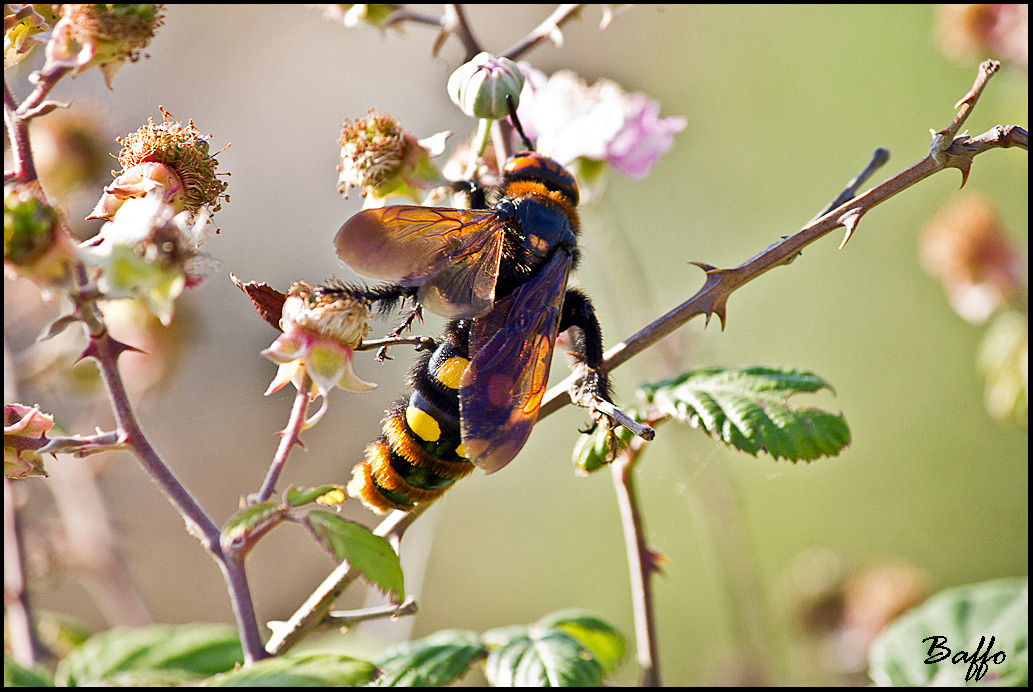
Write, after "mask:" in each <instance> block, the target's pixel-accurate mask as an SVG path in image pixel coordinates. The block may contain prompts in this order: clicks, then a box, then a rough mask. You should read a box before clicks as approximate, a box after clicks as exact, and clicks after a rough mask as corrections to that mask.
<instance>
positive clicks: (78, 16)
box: [43, 5, 164, 89]
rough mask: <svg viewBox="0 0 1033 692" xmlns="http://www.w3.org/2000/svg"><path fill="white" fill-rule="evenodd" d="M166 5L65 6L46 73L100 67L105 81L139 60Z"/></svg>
mask: <svg viewBox="0 0 1033 692" xmlns="http://www.w3.org/2000/svg"><path fill="white" fill-rule="evenodd" d="M163 9H164V5H62V6H61V20H60V21H59V22H58V23H57V25H56V26H55V27H54V31H53V33H52V36H51V38H50V42H49V43H48V44H47V63H46V65H44V67H43V71H44V73H48V72H50V71H52V70H55V69H62V68H70V69H74V70H75V74H81V73H82V72H84V71H86V70H88V69H90V68H91V67H93V66H95V65H96V66H99V68H100V71H101V73H102V74H103V75H104V83H105V84H106V85H107V87H108V88H109V89H110V88H111V80H112V79H113V78H114V76H115V74H116V73H117V72H118V70H119V69H120V68H121V67H122V65H123V64H125V63H126V62H136V61H137V60H139V59H140V57H141V56H142V55H143V53H142V51H143V49H144V48H146V47H147V44H148V43H150V42H151V39H152V38H154V32H155V31H156V30H157V29H158V27H160V26H161V24H162V19H163Z"/></svg>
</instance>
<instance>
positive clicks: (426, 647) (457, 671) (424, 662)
mask: <svg viewBox="0 0 1033 692" xmlns="http://www.w3.org/2000/svg"><path fill="white" fill-rule="evenodd" d="M487 655H488V650H487V648H485V646H484V644H482V643H481V638H480V637H478V636H477V634H475V633H474V632H467V631H465V630H442V631H440V632H435V633H434V634H432V635H430V636H429V637H425V638H424V639H418V640H416V641H412V642H404V643H402V644H398V645H396V646H392V647H390V648H388V649H385V650H384V652H383V653H382V654H381V655H380V656H378V657H377V658H376V659H375V660H374V661H373V662H374V663H375V664H376V665H377V668H379V669H380V670H381V675H380V677H379V678H377V683H376V684H377V686H378V687H442V686H444V685H448V684H451V683H452V682H455V681H456V680H458V679H459V678H460V677H462V676H463V674H465V673H466V672H467V671H468V670H469V669H470V666H471V665H473V664H474V663H475V662H477V661H478V660H480V659H482V658H484V657H485V656H487Z"/></svg>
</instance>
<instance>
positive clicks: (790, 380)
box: [641, 366, 850, 461]
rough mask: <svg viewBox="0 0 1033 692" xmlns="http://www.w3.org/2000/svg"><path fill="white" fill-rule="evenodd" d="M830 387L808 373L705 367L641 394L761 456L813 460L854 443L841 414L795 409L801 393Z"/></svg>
mask: <svg viewBox="0 0 1033 692" xmlns="http://www.w3.org/2000/svg"><path fill="white" fill-rule="evenodd" d="M823 388H828V389H830V390H831V387H830V386H829V385H828V384H827V383H826V382H825V381H824V380H822V379H821V378H820V377H818V376H817V375H814V374H812V373H809V372H804V371H802V370H796V369H793V368H784V367H765V366H755V367H750V368H718V367H712V368H702V369H700V370H693V371H690V372H687V373H684V374H683V375H681V376H679V377H676V378H673V379H670V380H665V381H663V382H659V383H656V384H649V385H644V386H643V387H642V390H641V392H642V394H643V396H645V397H646V399H647V400H648V401H649V402H650V403H652V404H653V405H654V406H655V407H656V408H657V409H659V411H660V412H661V413H663V414H666V415H669V416H672V417H673V418H675V419H677V420H679V421H681V422H683V423H688V424H689V425H691V426H692V427H694V428H700V429H702V430H703V431H705V432H706V433H707V434H708V435H710V436H711V437H713V438H714V439H716V440H719V441H721V442H724V443H725V444H727V445H730V446H732V447H735V448H736V449H739V450H741V451H744V452H748V453H750V454H753V455H756V454H757V452H767V453H768V454H770V455H771V456H773V457H775V458H776V459H778V458H780V457H784V458H786V459H789V460H790V461H798V460H801V459H802V460H804V461H812V460H814V459H817V458H819V457H822V456H834V455H836V454H839V452H840V451H841V450H842V449H843V447H845V446H846V445H848V444H850V429H849V428H848V427H847V424H846V420H845V419H844V418H843V416H842V415H837V414H833V413H828V412H826V411H822V410H820V409H816V408H797V407H793V406H790V405H789V403H788V401H787V399H788V398H789V396H790V395H792V394H796V393H798V392H816V391H818V390H820V389H823Z"/></svg>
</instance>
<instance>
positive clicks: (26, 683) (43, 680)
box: [4, 654, 54, 687]
mask: <svg viewBox="0 0 1033 692" xmlns="http://www.w3.org/2000/svg"><path fill="white" fill-rule="evenodd" d="M53 686H54V678H53V676H51V675H50V673H48V672H47V671H46V670H44V669H43V668H38V667H33V668H26V667H25V666H23V665H21V664H19V663H18V662H16V661H15V660H14V659H13V658H11V657H10V656H8V655H7V654H4V687H53Z"/></svg>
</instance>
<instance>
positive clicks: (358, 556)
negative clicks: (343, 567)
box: [305, 510, 405, 603]
mask: <svg viewBox="0 0 1033 692" xmlns="http://www.w3.org/2000/svg"><path fill="white" fill-rule="evenodd" d="M305 521H306V522H307V523H308V525H309V526H310V527H311V528H312V532H313V533H314V534H315V536H316V538H318V539H319V541H320V543H322V544H323V547H324V548H326V549H327V550H329V551H330V553H331V554H332V555H333V556H334V557H335V558H337V559H338V560H347V561H348V563H349V564H350V565H351V566H352V567H353V568H354V569H356V570H357V571H359V572H361V573H362V575H363V576H364V577H365V578H366V581H368V582H369V583H370V584H372V585H373V586H375V587H377V588H378V589H380V590H381V591H383V592H384V593H385V594H387V596H388V598H390V599H391V601H392V602H394V603H401V602H402V600H403V599H404V598H405V587H404V586H403V581H402V567H401V565H400V564H399V562H398V555H396V554H395V551H394V550H392V549H391V544H390V543H388V542H387V541H386V540H385V539H383V538H381V537H380V536H377V535H375V534H374V533H373V532H372V531H370V530H369V529H367V528H366V527H365V526H361V525H359V524H356V523H354V522H350V521H345V520H344V519H341V518H340V517H339V516H337V515H336V514H332V513H330V512H324V511H322V510H313V511H311V512H309V513H308V514H307V515H306V516H305Z"/></svg>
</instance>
